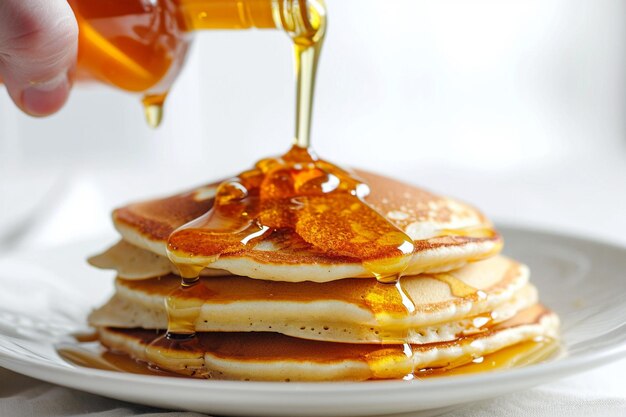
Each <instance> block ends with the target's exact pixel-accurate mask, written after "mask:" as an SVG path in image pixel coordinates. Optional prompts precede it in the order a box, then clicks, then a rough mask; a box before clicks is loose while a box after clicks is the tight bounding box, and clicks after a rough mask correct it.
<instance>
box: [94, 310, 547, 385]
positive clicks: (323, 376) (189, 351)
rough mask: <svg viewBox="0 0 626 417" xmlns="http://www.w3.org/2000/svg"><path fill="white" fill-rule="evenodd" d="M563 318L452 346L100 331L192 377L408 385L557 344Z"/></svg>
mask: <svg viewBox="0 0 626 417" xmlns="http://www.w3.org/2000/svg"><path fill="white" fill-rule="evenodd" d="M557 326H558V318H557V317H556V315H554V314H553V313H551V312H550V311H549V310H547V309H546V308H545V307H543V306H541V305H534V306H532V307H529V308H527V309H525V310H523V311H521V312H520V313H518V314H517V315H516V316H515V317H514V318H512V319H510V320H508V321H506V322H503V323H500V324H499V325H496V326H494V327H492V328H489V329H488V330H485V331H484V332H481V333H478V334H474V335H470V336H466V337H463V338H460V339H457V340H454V341H451V342H443V343H434V344H424V345H412V346H411V349H407V346H402V345H398V346H394V345H380V344H347V343H331V342H319V341H310V340H304V339H299V338H293V337H289V336H285V335H281V334H278V333H254V332H248V333H200V334H198V337H197V339H195V340H194V342H192V343H189V344H185V343H184V342H182V343H181V342H178V343H174V342H168V341H167V340H166V339H160V340H161V342H158V343H157V344H156V345H152V346H150V347H149V348H148V349H146V347H147V346H148V345H149V344H150V343H151V342H153V341H154V340H155V339H157V338H158V336H159V335H160V333H158V332H155V331H154V330H143V329H115V328H100V329H99V336H100V340H101V342H102V343H103V344H104V345H105V346H107V347H109V348H110V349H112V350H114V351H117V352H122V353H125V354H128V355H130V356H132V357H133V358H135V359H138V360H141V361H150V362H151V363H152V364H154V365H156V366H157V367H159V368H160V369H163V370H168V371H171V372H175V373H179V374H184V375H189V376H193V377H205V378H206V377H211V378H219V379H240V380H241V379H249V380H266V381H284V380H290V381H339V380H353V381H360V380H367V379H386V378H402V377H404V376H405V375H407V374H409V373H411V372H412V371H413V370H420V369H424V368H439V367H455V366H460V365H462V364H465V363H467V362H470V361H471V360H472V359H474V358H476V357H480V356H483V355H486V354H489V353H491V352H494V351H497V350H500V349H503V348H505V347H507V346H512V345H515V344H517V343H521V342H524V341H530V340H536V339H537V338H542V337H553V336H554V333H555V331H556V327H557Z"/></svg>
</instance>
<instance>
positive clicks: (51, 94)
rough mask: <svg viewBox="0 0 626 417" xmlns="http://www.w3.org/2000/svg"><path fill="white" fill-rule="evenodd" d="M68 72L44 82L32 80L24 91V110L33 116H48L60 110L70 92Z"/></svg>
mask: <svg viewBox="0 0 626 417" xmlns="http://www.w3.org/2000/svg"><path fill="white" fill-rule="evenodd" d="M69 90H70V84H69V81H68V79H67V74H61V75H60V76H58V77H56V78H53V79H52V80H48V81H44V82H31V84H30V85H29V86H28V87H27V88H25V89H24V91H23V92H22V106H23V107H24V111H26V112H27V113H28V114H30V115H32V116H46V115H49V114H52V113H55V112H56V111H57V110H59V109H60V108H61V107H62V106H63V104H65V101H66V100H67V96H68V94H69Z"/></svg>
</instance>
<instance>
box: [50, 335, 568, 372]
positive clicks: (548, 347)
mask: <svg viewBox="0 0 626 417" xmlns="http://www.w3.org/2000/svg"><path fill="white" fill-rule="evenodd" d="M558 349H559V344H558V342H556V341H555V340H554V339H551V338H539V339H537V340H530V341H526V342H521V343H518V344H515V345H512V346H509V347H506V348H503V349H500V350H498V351H496V352H493V353H490V354H487V355H484V356H479V357H476V358H474V357H467V358H464V359H461V360H459V361H455V362H454V363H450V364H448V365H443V366H440V367H436V368H435V367H430V368H420V369H416V370H415V371H414V373H412V374H410V377H405V378H404V379H426V378H437V377H444V376H453V375H470V374H476V373H484V372H491V371H496V370H503V369H509V368H512V367H519V366H527V365H532V364H537V363H541V362H543V361H544V360H546V359H548V358H549V357H551V356H552V355H554V354H555V352H556V351H558ZM57 353H58V354H59V356H61V358H63V359H64V360H65V361H67V362H69V363H71V364H74V365H77V366H82V367H86V368H92V369H100V370H106V371H114V372H128V373H132V374H140V375H157V376H169V377H174V378H189V377H193V378H200V377H202V378H204V377H207V376H208V375H206V374H205V373H202V374H201V373H196V374H194V375H181V374H177V373H175V372H171V371H166V370H163V369H159V368H158V367H155V366H152V365H150V364H148V363H146V362H144V361H140V360H135V359H133V358H132V357H131V356H129V355H127V354H125V353H121V352H120V353H118V352H115V351H111V350H108V349H105V350H103V349H102V348H101V347H100V345H94V344H79V345H63V346H62V347H59V348H58V349H57Z"/></svg>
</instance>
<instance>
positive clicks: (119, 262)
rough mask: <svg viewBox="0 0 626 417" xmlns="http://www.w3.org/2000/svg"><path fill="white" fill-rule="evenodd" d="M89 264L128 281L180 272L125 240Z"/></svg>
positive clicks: (221, 273)
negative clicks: (114, 273)
mask: <svg viewBox="0 0 626 417" xmlns="http://www.w3.org/2000/svg"><path fill="white" fill-rule="evenodd" d="M88 262H89V264H90V265H91V266H95V267H96V268H100V269H112V270H114V271H115V272H116V273H117V276H118V277H119V278H123V279H126V280H137V279H149V278H155V277H160V276H163V275H167V274H176V273H177V272H178V270H177V269H176V267H175V266H174V264H173V263H171V262H170V260H169V259H167V258H166V257H165V256H161V255H157V254H155V253H153V252H150V251H148V250H145V249H141V248H139V247H137V246H134V245H131V244H130V243H128V242H126V241H124V240H120V241H119V242H117V243H116V244H115V245H113V246H111V247H110V248H109V249H107V250H106V251H104V252H102V253H100V254H98V255H95V256H92V257H90V258H89V259H88ZM201 275H202V276H205V277H211V276H221V277H223V276H227V275H230V273H229V272H228V271H224V270H221V269H208V268H205V269H204V270H202V271H201Z"/></svg>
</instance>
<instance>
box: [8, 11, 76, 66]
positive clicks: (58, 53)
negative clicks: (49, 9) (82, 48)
mask: <svg viewBox="0 0 626 417" xmlns="http://www.w3.org/2000/svg"><path fill="white" fill-rule="evenodd" d="M54 15H56V13H55V14H53V16H50V15H42V14H38V13H32V12H29V11H28V10H25V9H23V8H22V9H20V8H18V9H17V10H15V11H14V13H13V14H12V17H11V22H10V28H7V29H6V31H7V32H6V34H5V36H6V38H5V39H4V40H3V41H2V42H3V44H4V45H3V47H2V49H3V52H4V54H5V55H9V56H15V57H19V58H20V59H23V60H26V61H32V62H37V61H51V62H56V61H58V60H60V59H63V56H64V55H65V54H67V53H68V48H74V50H75V46H76V41H77V37H78V26H77V23H76V20H75V19H74V16H73V15H72V14H71V12H70V14H69V16H68V15H60V16H59V15H57V16H54Z"/></svg>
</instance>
